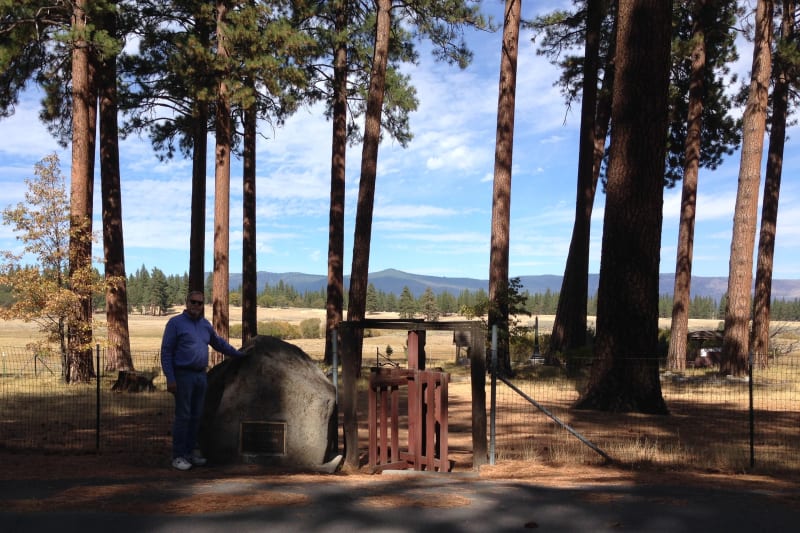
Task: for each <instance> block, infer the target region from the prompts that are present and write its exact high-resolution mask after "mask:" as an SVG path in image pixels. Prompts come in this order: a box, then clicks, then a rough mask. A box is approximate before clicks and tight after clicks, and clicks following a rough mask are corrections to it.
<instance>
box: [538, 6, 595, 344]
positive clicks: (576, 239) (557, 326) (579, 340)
mask: <svg viewBox="0 0 800 533" xmlns="http://www.w3.org/2000/svg"><path fill="white" fill-rule="evenodd" d="M605 4H606V2H605V1H604V0H588V2H587V17H586V45H585V50H584V60H583V76H584V80H583V98H582V100H581V126H580V146H579V148H578V180H577V181H578V190H577V193H576V200H575V221H574V224H573V227H572V238H571V239H570V243H569V253H568V254H567V263H566V266H565V268H564V278H563V279H562V283H561V291H560V292H559V297H558V307H557V309H556V316H555V320H554V321H553V330H552V334H551V336H550V344H549V349H548V354H547V356H548V358H549V359H552V358H553V357H554V356H555V353H556V352H564V351H567V350H571V349H575V348H578V347H581V346H583V345H585V344H586V307H587V302H586V299H587V297H588V292H589V242H590V234H591V222H592V209H593V207H594V197H595V191H596V189H597V178H598V175H599V170H600V167H599V165H597V166H595V144H596V142H597V140H598V139H597V137H596V131H597V128H596V122H595V117H596V115H597V77H598V70H599V60H600V59H599V56H600V31H601V25H602V21H603V14H604V12H605ZM605 137H606V131H605V130H603V138H602V141H601V142H602V147H604V146H605ZM602 147H601V150H602ZM601 157H602V153H601Z"/></svg>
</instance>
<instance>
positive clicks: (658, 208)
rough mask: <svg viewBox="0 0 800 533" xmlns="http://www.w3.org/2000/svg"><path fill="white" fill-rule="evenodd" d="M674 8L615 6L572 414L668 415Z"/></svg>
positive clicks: (633, 2) (639, 2)
mask: <svg viewBox="0 0 800 533" xmlns="http://www.w3.org/2000/svg"><path fill="white" fill-rule="evenodd" d="M670 38H671V7H670V4H669V3H668V2H663V1H662V0H627V1H624V0H622V1H620V2H619V14H618V30H617V39H616V42H617V52H616V57H615V61H616V73H615V83H614V100H613V106H612V123H613V124H614V126H613V130H612V134H611V145H610V154H609V169H608V183H607V188H606V192H607V196H606V209H605V219H604V222H603V244H602V246H603V249H602V255H601V264H600V285H599V291H598V307H597V337H596V340H595V361H594V364H593V366H592V374H591V377H590V381H589V385H588V388H587V390H586V391H585V392H584V394H583V395H582V396H581V398H580V399H579V400H578V402H577V403H576V407H577V408H583V409H599V410H607V411H635V412H643V413H666V412H667V408H666V404H665V403H664V399H663V397H662V395H661V385H660V381H659V375H658V351H657V347H658V279H659V250H660V246H661V242H660V241H661V225H662V203H663V178H664V161H665V150H666V146H665V143H664V137H665V135H666V131H667V91H668V86H669V56H670Z"/></svg>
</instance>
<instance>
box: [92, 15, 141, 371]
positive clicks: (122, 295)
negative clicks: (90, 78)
mask: <svg viewBox="0 0 800 533" xmlns="http://www.w3.org/2000/svg"><path fill="white" fill-rule="evenodd" d="M104 22H105V23H106V28H107V29H108V30H109V32H110V33H111V35H115V34H116V28H115V27H114V24H115V18H114V17H113V16H106V17H105V21H104ZM99 68H100V69H101V70H100V76H99V80H100V81H101V84H100V183H101V196H102V202H103V255H104V257H105V279H106V322H107V325H108V328H107V329H108V356H107V357H106V365H105V369H106V370H109V371H115V370H116V371H133V370H134V367H133V358H132V356H131V340H130V332H129V331H128V290H127V275H126V273H125V246H124V239H123V232H122V192H121V185H120V170H119V133H118V127H117V59H116V56H109V57H107V58H106V59H105V61H104V62H103V63H102V64H100V65H99Z"/></svg>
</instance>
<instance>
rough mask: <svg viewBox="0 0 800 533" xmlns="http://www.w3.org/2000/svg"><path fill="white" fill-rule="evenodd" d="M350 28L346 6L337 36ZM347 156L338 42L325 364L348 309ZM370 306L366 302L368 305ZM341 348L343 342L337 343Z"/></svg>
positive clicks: (343, 50) (342, 52) (343, 56)
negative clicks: (345, 298) (345, 206)
mask: <svg viewBox="0 0 800 533" xmlns="http://www.w3.org/2000/svg"><path fill="white" fill-rule="evenodd" d="M346 27H347V14H346V10H345V7H344V5H342V4H340V5H339V6H338V8H337V11H336V27H335V30H336V33H337V34H338V33H339V32H341V31H343V30H344V29H345V28H346ZM346 155H347V42H346V41H345V40H342V41H341V42H339V43H337V45H336V50H335V52H334V64H333V135H332V143H331V205H330V215H329V223H328V290H327V302H326V305H325V313H326V317H325V363H327V364H332V363H333V352H332V339H331V332H332V331H334V330H335V329H336V328H337V327H338V325H339V323H340V322H341V321H342V312H343V309H344V203H345V166H346ZM365 305H366V302H365ZM337 345H338V346H341V343H340V342H337Z"/></svg>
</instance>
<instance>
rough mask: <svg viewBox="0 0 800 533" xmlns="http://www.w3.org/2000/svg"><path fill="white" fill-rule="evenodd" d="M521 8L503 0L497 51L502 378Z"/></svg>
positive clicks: (495, 249)
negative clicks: (498, 57)
mask: <svg viewBox="0 0 800 533" xmlns="http://www.w3.org/2000/svg"><path fill="white" fill-rule="evenodd" d="M521 9H522V7H521V2H519V1H517V0H507V1H506V6H505V16H504V18H503V46H502V49H501V51H500V53H501V55H500V87H499V94H498V100H497V134H496V140H495V152H494V154H495V155H494V186H493V190H492V236H491V251H490V256H489V302H490V305H489V328H490V331H491V327H492V326H497V328H498V335H497V342H498V346H497V361H498V369H497V371H498V372H500V374H502V375H505V376H510V375H511V374H512V369H511V354H510V352H509V309H508V308H509V301H508V300H509V299H508V288H509V287H508V257H509V235H510V226H511V162H512V158H513V149H514V106H515V97H516V90H517V55H518V51H519V26H520V14H521ZM489 334H491V333H489Z"/></svg>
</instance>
